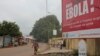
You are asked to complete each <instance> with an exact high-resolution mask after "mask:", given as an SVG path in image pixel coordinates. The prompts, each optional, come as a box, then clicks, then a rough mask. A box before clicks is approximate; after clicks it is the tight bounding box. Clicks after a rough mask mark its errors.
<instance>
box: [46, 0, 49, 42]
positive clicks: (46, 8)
mask: <svg viewBox="0 0 100 56" xmlns="http://www.w3.org/2000/svg"><path fill="white" fill-rule="evenodd" d="M47 16H48V1H47V0H46V18H47ZM47 33H48V37H47V39H48V41H49V27H48V31H47Z"/></svg>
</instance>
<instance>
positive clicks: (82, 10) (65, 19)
mask: <svg viewBox="0 0 100 56" xmlns="http://www.w3.org/2000/svg"><path fill="white" fill-rule="evenodd" d="M91 30H92V31H91ZM97 30H100V0H62V31H63V33H66V32H67V33H68V34H67V35H68V37H70V36H71V37H77V38H78V37H80V36H83V37H85V36H87V37H90V36H93V37H96V36H99V35H100V32H98V31H97ZM83 31H84V32H85V33H84V32H83ZM95 31H97V32H95ZM77 32H78V33H77ZM87 32H88V33H87ZM80 33H81V34H80Z"/></svg>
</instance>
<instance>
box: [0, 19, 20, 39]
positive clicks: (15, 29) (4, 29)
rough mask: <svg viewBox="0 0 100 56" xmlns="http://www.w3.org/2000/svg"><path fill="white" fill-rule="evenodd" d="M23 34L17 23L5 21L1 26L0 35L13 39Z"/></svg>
mask: <svg viewBox="0 0 100 56" xmlns="http://www.w3.org/2000/svg"><path fill="white" fill-rule="evenodd" d="M21 34H22V33H21V32H20V30H19V26H18V25H17V24H15V22H7V21H3V22H2V23H1V24H0V35H1V36H4V35H10V36H12V37H14V36H18V35H21Z"/></svg>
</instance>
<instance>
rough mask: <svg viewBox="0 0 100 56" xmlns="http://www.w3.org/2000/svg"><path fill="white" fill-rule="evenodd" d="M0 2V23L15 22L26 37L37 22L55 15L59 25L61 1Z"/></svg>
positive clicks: (22, 0)
mask: <svg viewBox="0 0 100 56" xmlns="http://www.w3.org/2000/svg"><path fill="white" fill-rule="evenodd" d="M47 12H48V13H46V0H0V22H2V21H3V20H7V21H12V22H16V24H18V25H19V27H20V31H21V32H22V33H23V35H28V34H29V33H30V32H31V31H32V27H34V24H35V22H36V21H37V20H39V19H40V18H42V17H45V16H46V15H50V14H53V15H56V16H57V18H58V20H59V22H60V23H61V0H47Z"/></svg>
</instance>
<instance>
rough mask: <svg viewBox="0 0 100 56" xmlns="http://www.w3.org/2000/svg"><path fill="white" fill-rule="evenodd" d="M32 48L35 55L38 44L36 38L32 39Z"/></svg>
mask: <svg viewBox="0 0 100 56" xmlns="http://www.w3.org/2000/svg"><path fill="white" fill-rule="evenodd" d="M32 48H34V55H37V52H38V48H39V45H38V42H37V41H36V40H33V45H32Z"/></svg>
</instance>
